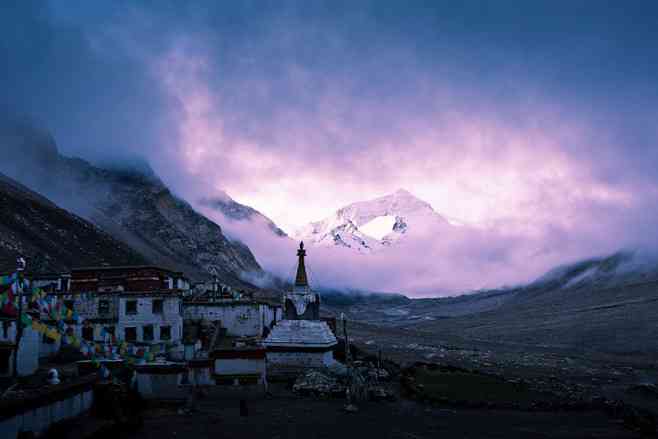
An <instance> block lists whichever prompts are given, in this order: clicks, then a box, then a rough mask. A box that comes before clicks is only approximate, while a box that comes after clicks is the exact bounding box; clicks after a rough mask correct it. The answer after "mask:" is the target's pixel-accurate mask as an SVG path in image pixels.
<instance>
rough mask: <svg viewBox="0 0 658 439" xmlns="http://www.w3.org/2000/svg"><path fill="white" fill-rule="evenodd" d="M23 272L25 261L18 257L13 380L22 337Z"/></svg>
mask: <svg viewBox="0 0 658 439" xmlns="http://www.w3.org/2000/svg"><path fill="white" fill-rule="evenodd" d="M24 270H25V259H23V258H22V257H19V258H17V259H16V283H17V287H16V296H17V297H18V312H17V313H16V337H15V339H16V346H15V347H14V370H13V375H14V378H16V379H17V378H18V349H19V346H20V344H21V338H22V337H23V322H22V321H21V316H22V314H23V271H24Z"/></svg>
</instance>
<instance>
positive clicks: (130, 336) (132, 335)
mask: <svg viewBox="0 0 658 439" xmlns="http://www.w3.org/2000/svg"><path fill="white" fill-rule="evenodd" d="M124 334H125V340H126V341H137V328H134V327H132V328H126V329H125V332H124Z"/></svg>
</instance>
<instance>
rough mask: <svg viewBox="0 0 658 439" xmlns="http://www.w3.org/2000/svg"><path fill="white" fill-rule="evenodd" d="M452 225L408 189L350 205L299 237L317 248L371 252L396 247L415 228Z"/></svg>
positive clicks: (300, 233)
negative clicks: (429, 224)
mask: <svg viewBox="0 0 658 439" xmlns="http://www.w3.org/2000/svg"><path fill="white" fill-rule="evenodd" d="M428 223H431V224H439V225H449V224H448V222H447V221H446V220H445V219H444V218H443V217H442V216H441V215H439V214H438V213H436V212H435V211H434V209H433V208H432V206H431V205H430V204H429V203H427V202H425V201H423V200H421V199H419V198H417V197H416V196H414V195H413V194H411V193H410V192H409V191H407V190H405V189H398V190H396V191H395V192H393V193H391V194H388V195H384V196H382V197H378V198H374V199H371V200H367V201H359V202H355V203H352V204H349V205H347V206H345V207H343V208H341V209H339V210H338V211H336V212H335V213H334V214H333V215H331V216H329V217H328V218H325V219H324V220H322V221H317V222H313V223H310V224H308V225H307V226H306V227H304V228H303V229H301V230H300V231H299V232H298V233H297V234H296V237H297V238H299V239H304V240H305V241H308V242H310V243H313V244H316V245H325V246H330V245H337V246H343V247H348V248H352V249H354V250H357V251H359V252H364V253H370V252H372V251H376V250H379V249H381V248H384V247H387V246H390V245H391V244H394V243H395V242H397V241H398V240H399V239H401V238H402V237H403V236H404V235H405V234H406V233H407V232H409V230H411V229H413V228H414V227H425V226H426V225H427V224H428Z"/></svg>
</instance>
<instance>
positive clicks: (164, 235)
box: [0, 123, 260, 285]
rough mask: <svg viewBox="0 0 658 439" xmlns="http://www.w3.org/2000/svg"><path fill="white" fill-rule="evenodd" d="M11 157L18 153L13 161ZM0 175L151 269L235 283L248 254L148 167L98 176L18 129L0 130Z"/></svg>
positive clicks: (42, 136)
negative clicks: (93, 228) (82, 222)
mask: <svg viewBox="0 0 658 439" xmlns="http://www.w3.org/2000/svg"><path fill="white" fill-rule="evenodd" d="M17 151H21V153H20V154H17V153H16V152H17ZM0 152H2V156H3V157H6V158H7V159H6V160H4V161H2V162H0V170H1V171H4V172H5V173H7V174H8V175H9V176H11V177H13V178H15V179H16V180H18V181H20V182H21V183H23V184H24V185H26V186H27V187H29V188H30V189H32V190H34V191H36V192H38V193H40V194H43V195H45V196H46V197H48V198H50V199H51V200H53V201H54V202H56V203H57V204H58V205H60V206H62V207H63V208H65V209H67V210H69V211H71V212H74V213H76V214H77V215H79V216H81V217H83V218H85V219H87V220H89V221H90V222H92V223H94V224H95V225H97V226H98V227H100V228H101V229H103V230H105V231H106V232H107V233H109V234H110V235H112V236H113V237H114V238H116V239H117V240H119V241H122V242H124V243H126V244H128V245H129V246H130V247H131V248H133V249H134V250H135V251H137V252H139V253H141V254H143V255H144V256H145V257H146V258H147V259H148V260H149V261H150V262H152V263H156V264H161V265H164V266H167V267H170V268H173V269H177V270H180V271H183V272H185V273H186V274H187V275H188V276H191V277H193V278H205V277H209V276H211V275H216V276H218V277H219V278H220V279H221V280H222V281H224V282H226V283H230V284H237V285H239V284H242V281H241V280H240V276H241V274H242V273H244V272H251V271H259V270H260V266H259V265H258V263H257V262H256V259H255V258H254V256H253V254H252V253H251V251H250V250H249V248H247V247H246V246H245V245H243V244H241V243H240V242H236V241H231V240H229V239H228V238H227V237H226V236H225V235H224V234H223V233H222V229H221V228H220V227H219V226H218V225H217V224H215V223H214V222H212V221H210V220H209V219H207V218H206V217H204V216H203V215H201V214H199V213H198V212H196V211H195V210H194V209H193V208H192V207H191V206H190V205H189V204H188V203H187V202H185V201H183V200H181V199H180V198H178V197H177V196H175V195H174V194H173V193H172V192H171V191H170V190H169V189H168V188H167V187H166V186H165V185H164V184H163V183H162V182H161V181H160V179H159V178H158V177H157V176H156V175H154V174H153V172H152V171H151V170H150V168H148V166H147V165H142V166H140V167H134V166H130V167H123V168H115V169H102V168H99V167H96V166H93V165H91V164H90V163H88V162H86V161H84V160H80V159H75V158H67V157H64V156H62V155H60V154H59V152H58V150H57V147H56V145H55V142H54V140H53V138H52V137H51V136H50V135H49V134H47V133H45V132H43V131H39V130H36V129H34V128H33V127H32V126H31V125H29V124H26V123H22V124H16V123H13V124H11V125H5V126H3V127H0Z"/></svg>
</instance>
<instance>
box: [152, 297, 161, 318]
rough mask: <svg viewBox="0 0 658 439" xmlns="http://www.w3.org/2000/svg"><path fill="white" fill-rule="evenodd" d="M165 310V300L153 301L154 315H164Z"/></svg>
mask: <svg viewBox="0 0 658 439" xmlns="http://www.w3.org/2000/svg"><path fill="white" fill-rule="evenodd" d="M163 310H164V300H162V299H156V300H154V301H153V314H162V312H163Z"/></svg>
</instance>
